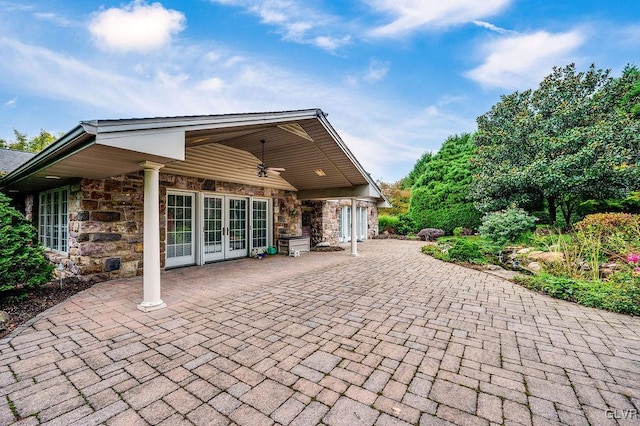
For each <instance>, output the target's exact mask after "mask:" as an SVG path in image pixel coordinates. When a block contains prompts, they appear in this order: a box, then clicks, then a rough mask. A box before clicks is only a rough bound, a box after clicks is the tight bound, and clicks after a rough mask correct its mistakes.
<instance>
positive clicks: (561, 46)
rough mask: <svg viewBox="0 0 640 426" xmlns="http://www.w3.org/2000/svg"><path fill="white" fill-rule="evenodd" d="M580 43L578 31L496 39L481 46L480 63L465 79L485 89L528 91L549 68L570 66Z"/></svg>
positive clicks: (539, 33)
mask: <svg viewBox="0 0 640 426" xmlns="http://www.w3.org/2000/svg"><path fill="white" fill-rule="evenodd" d="M583 42H584V36H583V35H582V33H581V32H579V31H571V32H566V33H557V34H551V33H548V32H545V31H540V32H536V33H533V34H524V35H514V36H510V37H505V38H498V39H496V40H494V41H491V42H489V43H487V44H486V45H484V46H483V48H482V51H483V52H484V54H485V59H484V62H483V63H482V64H481V65H480V66H478V67H476V68H474V69H472V70H470V71H468V72H467V73H466V74H465V76H466V77H468V78H470V79H472V80H474V81H476V82H477V83H479V84H481V85H482V86H483V87H486V88H501V89H512V90H513V89H523V88H529V87H532V86H535V85H537V83H539V82H540V81H541V80H542V78H543V77H544V76H545V75H547V74H548V73H549V72H551V69H552V68H553V66H556V65H557V66H562V65H565V64H567V63H569V62H572V60H573V58H574V55H575V51H576V49H577V48H579V47H580V46H581V45H582V44H583Z"/></svg>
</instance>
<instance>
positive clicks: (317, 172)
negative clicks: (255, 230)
mask: <svg viewBox="0 0 640 426" xmlns="http://www.w3.org/2000/svg"><path fill="white" fill-rule="evenodd" d="M140 171H144V174H143V179H142V180H141V182H142V183H143V184H142V186H143V189H142V188H140V189H136V185H137V180H136V179H138V178H137V176H138V175H136V174H137V173H139V172H140ZM162 176H169V177H170V179H169V178H166V177H165V178H164V180H165V181H166V182H165V183H163V181H162ZM105 179H111V180H112V181H113V180H115V183H104V182H105V181H104V180H105ZM78 182H80V187H77V188H76V189H75V193H74V191H73V188H74V185H78ZM123 182H124V183H123ZM65 185H69V188H70V189H69V190H68V191H67V190H66V189H65V190H64V191H65V192H61V191H58V192H54V193H51V197H53V196H56V197H58V196H59V197H61V198H62V197H69V200H70V201H69V203H68V209H69V211H68V213H67V212H66V210H65V211H64V212H63V213H62V214H60V218H59V220H60V221H64V220H66V218H67V217H70V218H71V219H70V222H69V226H68V234H64V235H63V234H62V233H63V232H66V228H65V227H64V226H62V228H60V230H58V228H56V229H55V230H54V231H55V232H60V233H61V234H60V235H61V236H60V237H56V238H57V239H56V241H58V240H62V241H63V242H64V240H66V239H68V240H69V247H67V246H66V245H64V246H61V247H60V249H59V250H58V251H60V252H62V253H63V254H67V253H68V258H69V260H71V262H67V261H66V260H65V259H62V260H65V262H66V263H65V264H69V263H72V264H73V265H72V267H71V268H69V269H73V268H75V269H76V270H80V271H83V270H91V271H92V272H93V273H95V272H103V273H104V274H109V275H108V276H109V277H112V276H114V275H115V276H116V277H117V276H119V275H117V274H116V272H117V271H118V270H120V267H121V265H122V264H124V263H125V262H127V264H126V265H125V266H126V268H127V271H128V272H127V273H131V272H133V273H134V274H135V273H136V272H138V273H142V275H143V277H144V285H143V288H144V297H143V301H142V302H141V303H140V304H139V305H138V308H139V309H140V310H143V311H145V312H149V311H153V310H156V309H161V308H164V307H165V306H166V303H165V301H164V300H163V297H162V294H161V271H162V269H163V267H165V266H183V265H188V264H204V263H207V262H208V261H213V260H217V259H218V258H214V257H213V256H210V257H207V250H208V247H207V246H206V245H205V243H206V242H208V240H207V241H205V239H206V238H209V236H212V235H214V234H215V233H216V232H217V235H218V237H217V238H219V240H217V241H216V245H217V246H222V245H224V244H227V245H228V244H231V246H233V245H234V244H236V245H237V246H238V247H240V249H239V250H237V252H238V254H235V253H234V254H233V256H232V255H230V254H223V255H222V256H221V257H220V259H227V258H233V257H242V256H248V255H249V253H250V252H251V251H252V249H253V248H260V249H264V247H266V246H269V245H276V239H277V238H278V235H279V232H287V231H289V232H293V233H295V234H299V233H300V232H301V229H300V228H301V226H299V222H300V219H299V217H298V218H294V214H293V213H297V209H298V208H299V207H298V206H297V204H293V206H294V207H293V208H290V207H284V209H285V210H290V211H284V212H280V211H279V210H278V209H279V207H280V206H275V205H273V202H274V201H273V200H274V197H276V196H279V197H281V198H282V199H283V202H284V201H286V200H285V198H287V199H288V200H293V202H294V203H299V202H301V201H314V200H348V201H349V203H350V215H351V216H350V218H349V222H350V227H351V230H350V234H351V236H350V240H351V248H350V251H351V254H352V255H353V256H357V254H358V251H357V240H358V234H357V225H358V222H362V220H361V218H360V217H358V216H357V213H358V209H359V208H360V209H362V207H359V203H368V205H371V206H373V207H372V208H375V227H376V229H377V206H388V202H387V200H386V199H385V197H384V195H382V193H381V192H380V189H379V188H378V186H377V184H376V183H375V182H374V181H373V180H372V178H371V177H370V175H369V174H368V173H367V172H366V171H365V170H364V169H363V168H362V166H361V165H360V163H359V162H358V161H357V160H356V159H355V157H354V156H353V154H352V153H351V152H350V151H349V149H348V148H347V146H346V145H345V144H344V142H343V141H342V139H341V138H340V136H339V135H338V133H337V132H336V131H335V129H334V128H333V127H332V126H331V124H330V123H329V122H328V120H327V118H326V115H325V114H324V113H323V112H322V111H321V110H319V109H311V110H298V111H284V112H272V113H250V114H228V115H210V116H187V117H166V118H145V119H124V120H93V121H85V122H81V123H80V125H78V126H77V127H76V128H75V129H73V130H72V131H70V132H69V133H67V134H66V135H64V136H63V137H61V138H60V139H59V140H58V141H56V142H55V143H53V144H52V145H50V146H48V147H47V148H45V149H44V150H43V151H42V152H40V153H39V154H38V155H37V156H35V157H34V158H32V159H31V160H29V161H27V162H26V163H25V164H23V165H22V166H21V167H19V168H18V169H16V170H14V171H13V172H12V173H10V174H9V175H8V176H6V177H4V178H2V179H0V190H2V191H4V192H7V193H9V194H10V195H12V196H13V197H14V198H19V197H24V199H25V200H27V201H24V204H25V205H27V206H29V205H30V206H31V207H32V210H36V211H35V212H32V213H31V216H32V217H35V218H37V217H38V212H37V207H34V206H35V205H36V204H37V200H38V199H37V195H35V194H38V193H40V194H43V193H44V192H43V191H51V190H52V189H54V190H55V188H60V187H65ZM111 187H114V188H115V187H117V190H114V191H113V192H108V191H109V189H110V188H111ZM219 187H224V188H223V189H222V190H220V188H219ZM229 187H231V188H232V189H229ZM65 188H66V187H65ZM96 188H97V189H98V191H96ZM256 188H257V189H256ZM138 191H139V192H138ZM170 191H178V192H173V193H172V194H174V198H175V197H178V202H180V203H182V202H183V199H184V202H188V203H190V206H191V203H193V204H197V208H198V210H195V209H191V207H190V210H189V214H191V215H192V216H191V217H190V219H189V221H190V222H188V223H187V225H188V228H187V229H189V231H188V232H189V234H188V235H186V234H185V233H184V232H183V234H184V235H183V234H180V235H177V237H179V238H180V241H183V240H185V239H186V240H188V241H189V244H191V246H190V247H188V253H189V256H183V257H184V258H186V259H187V260H179V261H176V262H175V263H172V264H169V262H168V258H169V257H170V256H172V253H174V251H170V250H168V245H169V244H178V243H170V242H169V241H168V239H167V238H168V237H167V234H168V233H169V231H170V230H169V229H168V228H169V223H168V222H169V221H170V220H173V219H175V218H173V217H170V216H171V212H169V211H168V210H167V204H170V203H169V201H167V196H168V195H167V194H169V193H170ZM220 191H222V192H220ZM186 192H189V193H188V194H187V193H186ZM208 194H211V197H210V198H206V196H207V195H208ZM216 194H219V195H216ZM255 194H257V195H258V198H257V199H256V200H257V201H256V202H257V203H262V204H256V206H257V208H259V209H263V210H264V211H265V212H267V213H270V217H269V218H264V219H263V220H264V222H263V223H261V224H260V226H261V227H262V228H264V229H265V231H264V234H261V235H260V236H259V237H258V238H255V237H254V239H253V240H252V239H251V238H250V237H249V232H251V231H252V229H251V228H250V227H251V226H252V225H251V224H250V220H249V221H248V222H243V223H244V224H243V225H241V226H242V227H241V228H239V229H235V228H233V225H234V222H232V221H230V220H229V219H227V220H226V223H222V222H220V223H214V220H213V219H212V220H211V221H210V222H211V226H212V227H214V226H218V228H216V229H217V231H215V232H214V231H212V232H209V233H208V234H207V235H208V236H207V235H205V236H203V235H204V234H206V233H207V231H208V229H209V228H208V226H209V224H208V223H205V224H203V223H202V220H203V219H201V216H203V215H206V214H208V213H207V212H209V211H211V212H214V213H215V210H214V207H211V208H210V209H209V210H207V212H205V211H204V207H203V205H204V204H205V203H208V202H209V201H211V202H212V203H213V201H216V202H218V201H219V202H221V203H227V207H226V209H227V210H229V211H230V212H231V213H234V212H235V210H234V208H235V207H230V204H229V203H235V201H236V198H232V197H234V196H239V195H242V196H243V197H244V198H243V199H242V200H240V201H239V202H241V203H242V204H241V207H242V209H243V210H242V211H240V212H239V213H238V214H242V215H244V216H242V217H243V219H242V220H243V221H247V219H246V218H245V216H246V212H247V211H250V210H249V209H250V208H251V207H252V206H251V205H250V204H249V205H248V203H252V202H253V200H254V198H253V196H254V195H255ZM41 196H42V195H41ZM47 196H49V195H47ZM214 196H217V197H218V198H216V199H214ZM27 197H31V201H28V199H27ZM203 197H204V198H203ZM174 198H169V199H170V200H173V199H174ZM42 200H44V198H42V199H41V201H42ZM47 200H49V198H47ZM140 200H144V204H143V208H142V209H141V211H136V210H135V205H136V203H137V202H139V201H140ZM288 202H291V201H288ZM40 204H41V205H42V202H41V203H40ZM120 204H121V205H120ZM130 205H131V206H134V207H132V208H129V206H130ZM234 206H235V204H234ZM173 207H174V206H173V205H169V208H173ZM175 207H176V209H177V210H179V211H178V213H180V214H182V213H183V210H184V209H182V207H181V206H178V205H176V206H175ZM55 208H56V209H57V208H58V206H55ZM62 208H67V207H60V209H62ZM74 208H75V209H76V210H73V209H74ZM221 208H225V207H221ZM192 210H194V211H193V212H192ZM293 210H296V211H295V212H293ZM57 211H58V210H56V212H57ZM172 211H173V210H172ZM127 213H129V215H134V216H136V217H137V219H136V220H137V221H138V222H139V223H136V222H135V221H134V223H133V224H132V223H131V221H128V222H127ZM214 213H212V214H214ZM231 213H229V214H231ZM47 214H49V215H50V213H43V212H42V210H41V211H40V219H41V221H42V220H44V219H47V218H48V216H47ZM56 214H57V213H56ZM215 214H217V213H215ZM289 215H290V216H291V217H289ZM54 216H55V214H54ZM96 218H97V219H96ZM53 219H55V220H58V218H57V217H53ZM53 219H52V220H53ZM87 221H88V222H87ZM100 221H101V223H103V224H105V225H103V226H102V227H101V228H100V227H96V226H94V225H91V226H89V225H88V224H89V222H92V223H95V222H100ZM114 222H118V223H115V224H114ZM56 226H57V225H56ZM138 226H140V227H143V229H137V227H138ZM84 228H87V229H89V230H88V231H86V230H85V229H84ZM96 228H98V229H96ZM121 228H125V231H118V232H116V231H114V229H121ZM192 228H196V229H195V230H193V229H192ZM181 229H182V228H181ZM174 230H175V229H172V230H171V231H174ZM371 231H373V234H375V230H370V232H371ZM235 233H239V234H240V235H242V237H241V238H243V239H244V241H240V244H237V243H238V242H237V241H231V242H229V241H228V240H230V239H231V238H234V237H232V235H235ZM56 235H57V234H56ZM137 237H140V239H143V241H142V244H140V243H139V242H138V241H137V239H138V238H137ZM171 237H172V238H173V237H174V235H173V234H172V235H171ZM223 239H224V241H223ZM125 240H126V241H127V243H128V244H129V245H128V246H127V247H124V248H123V247H116V249H117V250H113V249H112V250H111V253H115V254H113V255H111V254H109V253H105V250H107V249H105V247H106V245H105V244H102V245H100V246H98V245H99V244H100V243H104V242H114V244H116V245H117V244H121V243H120V242H121V241H125ZM257 241H259V242H257ZM223 243H224V244H223ZM252 244H257V246H256V245H252ZM121 245H122V244H121ZM185 245H186V244H182V246H185ZM182 246H181V247H178V248H179V249H180V250H181V251H180V253H183V251H182V249H183V248H184V247H182ZM213 246H214V244H213V243H212V244H211V247H213ZM126 250H129V251H130V252H131V255H125V256H122V255H121V254H120V253H122V252H123V251H126ZM212 250H213V249H212ZM140 252H143V258H142V259H140V258H139V253H140ZM87 253H89V254H87ZM96 253H99V255H100V256H101V257H100V258H99V259H97V260H95V259H92V256H94V255H95V254H96ZM176 256H178V255H176ZM165 258H166V259H167V262H166V263H165V260H166V259H165ZM87 259H89V260H87ZM62 260H60V262H61V264H62V263H63V262H62ZM82 262H84V264H83V265H82V264H81V265H80V266H78V263H82ZM139 264H142V265H144V266H143V268H144V269H143V271H136V268H137V266H136V265H139ZM100 269H102V270H100ZM114 271H115V272H114ZM104 274H103V275H104ZM105 276H107V275H105Z"/></svg>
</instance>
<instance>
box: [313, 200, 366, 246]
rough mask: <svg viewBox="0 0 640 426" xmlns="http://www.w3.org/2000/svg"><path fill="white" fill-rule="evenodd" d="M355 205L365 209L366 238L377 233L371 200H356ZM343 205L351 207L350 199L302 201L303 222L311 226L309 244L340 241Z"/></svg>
mask: <svg viewBox="0 0 640 426" xmlns="http://www.w3.org/2000/svg"><path fill="white" fill-rule="evenodd" d="M356 205H357V207H364V208H366V209H367V238H374V237H375V236H376V235H378V208H377V205H376V203H374V202H371V201H361V200H358V201H356ZM344 207H351V200H350V199H343V200H326V201H303V202H302V209H303V224H304V225H306V226H309V227H310V228H311V245H312V246H315V245H317V244H319V243H323V242H326V243H329V244H331V245H336V244H339V243H340V220H339V217H340V214H341V213H342V209H343V208H344Z"/></svg>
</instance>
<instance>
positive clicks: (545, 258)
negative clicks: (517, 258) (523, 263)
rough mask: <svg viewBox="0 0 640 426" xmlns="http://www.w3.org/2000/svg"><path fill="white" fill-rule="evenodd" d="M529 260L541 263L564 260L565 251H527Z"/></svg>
mask: <svg viewBox="0 0 640 426" xmlns="http://www.w3.org/2000/svg"><path fill="white" fill-rule="evenodd" d="M527 260H528V261H529V262H539V263H554V262H563V261H564V253H562V252H559V251H531V252H529V253H527Z"/></svg>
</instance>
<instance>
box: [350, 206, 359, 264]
mask: <svg viewBox="0 0 640 426" xmlns="http://www.w3.org/2000/svg"><path fill="white" fill-rule="evenodd" d="M357 212H358V208H357V204H356V199H355V198H352V199H351V256H358V226H357V225H358V223H357V219H358V216H357Z"/></svg>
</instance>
